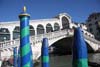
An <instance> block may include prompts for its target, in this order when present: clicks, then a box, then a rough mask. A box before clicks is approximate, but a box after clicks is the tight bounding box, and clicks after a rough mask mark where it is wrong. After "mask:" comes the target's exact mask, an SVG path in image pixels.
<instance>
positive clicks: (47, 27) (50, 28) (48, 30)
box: [46, 23, 53, 33]
mask: <svg viewBox="0 0 100 67" xmlns="http://www.w3.org/2000/svg"><path fill="white" fill-rule="evenodd" d="M52 31H53V29H52V26H51V24H49V23H48V24H47V25H46V32H47V33H48V32H52Z"/></svg>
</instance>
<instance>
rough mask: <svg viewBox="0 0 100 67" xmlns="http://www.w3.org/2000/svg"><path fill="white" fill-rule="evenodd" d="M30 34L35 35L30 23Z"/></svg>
mask: <svg viewBox="0 0 100 67" xmlns="http://www.w3.org/2000/svg"><path fill="white" fill-rule="evenodd" d="M30 35H31V36H32V35H35V30H34V27H33V26H32V25H30Z"/></svg>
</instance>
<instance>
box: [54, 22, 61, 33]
mask: <svg viewBox="0 0 100 67" xmlns="http://www.w3.org/2000/svg"><path fill="white" fill-rule="evenodd" d="M58 30H60V26H59V24H58V23H55V24H54V31H58Z"/></svg>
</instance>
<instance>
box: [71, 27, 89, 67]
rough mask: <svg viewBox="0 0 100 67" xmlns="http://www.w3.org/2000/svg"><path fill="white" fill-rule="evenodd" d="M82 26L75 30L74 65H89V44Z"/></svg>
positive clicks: (79, 66)
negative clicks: (86, 41)
mask: <svg viewBox="0 0 100 67" xmlns="http://www.w3.org/2000/svg"><path fill="white" fill-rule="evenodd" d="M82 34H83V33H82V31H81V29H80V28H76V29H75V30H74V43H73V62H72V67H88V58H87V46H86V43H85V40H84V37H83V35H82Z"/></svg>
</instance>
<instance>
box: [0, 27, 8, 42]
mask: <svg viewBox="0 0 100 67" xmlns="http://www.w3.org/2000/svg"><path fill="white" fill-rule="evenodd" d="M5 40H10V32H9V30H8V29H7V28H0V41H5Z"/></svg>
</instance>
